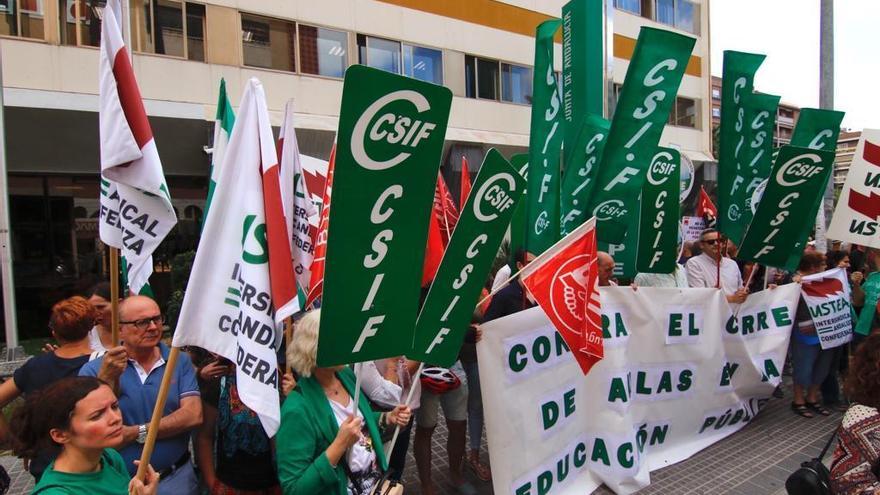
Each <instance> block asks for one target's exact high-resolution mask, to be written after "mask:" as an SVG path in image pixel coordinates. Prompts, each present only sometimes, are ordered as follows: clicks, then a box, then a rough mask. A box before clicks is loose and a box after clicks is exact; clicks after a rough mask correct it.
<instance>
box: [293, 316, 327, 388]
mask: <svg viewBox="0 0 880 495" xmlns="http://www.w3.org/2000/svg"><path fill="white" fill-rule="evenodd" d="M320 323H321V310H320V309H314V310H312V311H309V312H308V313H306V314H305V315H304V316H303V317H302V318H300V319H299V321H297V322H296V325H294V329H293V337H292V338H291V339H290V343H289V344H288V345H287V362H288V363H289V364H290V368H291V369H293V370H294V371H296V373H297V374H298V375H299V376H305V377H309V376H312V372H313V371H315V366H316V362H317V357H318V327H319V326H320Z"/></svg>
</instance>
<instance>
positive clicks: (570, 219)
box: [560, 114, 611, 237]
mask: <svg viewBox="0 0 880 495" xmlns="http://www.w3.org/2000/svg"><path fill="white" fill-rule="evenodd" d="M610 126H611V124H610V123H609V122H608V121H607V120H605V119H603V118H602V117H599V116H598V115H592V114H591V115H587V116H586V117H584V119H583V121H582V123H581V126H580V132H579V133H578V136H577V139H576V140H575V141H574V151H573V152H572V153H571V154H570V157H571V158H570V159H569V160H568V161H567V162H566V168H565V175H564V176H563V178H562V198H561V199H562V202H561V203H562V204H561V207H562V219H561V221H560V229H561V235H562V236H563V237H565V236H566V235H568V234H570V233H571V232H573V231H574V229H576V228H578V227H579V226H580V225H581V224H582V223H584V222H586V221H587V219H588V218H589V215H587V202H588V201H589V200H590V194H591V193H592V192H593V184H595V178H596V172H597V171H598V169H599V160H600V158H601V157H602V151H603V150H604V149H605V141H606V138H607V137H608V129H609V127H610Z"/></svg>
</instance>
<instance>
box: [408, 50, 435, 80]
mask: <svg viewBox="0 0 880 495" xmlns="http://www.w3.org/2000/svg"><path fill="white" fill-rule="evenodd" d="M403 75H405V76H409V77H412V78H414V79H419V80H421V81H427V82H429V83H434V84H440V85H442V84H443V52H441V51H440V50H435V49H433V48H425V47H422V46H415V45H403Z"/></svg>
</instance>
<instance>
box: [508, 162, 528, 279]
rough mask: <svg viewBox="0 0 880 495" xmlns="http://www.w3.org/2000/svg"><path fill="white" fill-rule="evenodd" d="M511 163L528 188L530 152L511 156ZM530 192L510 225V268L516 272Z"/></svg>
mask: <svg viewBox="0 0 880 495" xmlns="http://www.w3.org/2000/svg"><path fill="white" fill-rule="evenodd" d="M510 165H511V166H512V167H513V168H514V170H517V171H518V172H519V175H520V177H522V178H523V179H525V180H526V184H527V185H526V189H528V180H529V154H528V153H520V154H518V155H513V156H511V157H510ZM527 198H528V192H523V195H522V200H520V202H519V204H517V205H516V209H514V210H513V218H511V220H510V227H508V230H507V232H508V237H509V238H510V249H509V251H510V262H509V265H510V269H511V273H516V260H515V259H514V256H515V255H516V252H517V250H519V249H522V248H523V247H525V245H526V244H525V243H526V230H527V226H526V221H527V218H526V209H527V208H528V204H529V201H528V199H527Z"/></svg>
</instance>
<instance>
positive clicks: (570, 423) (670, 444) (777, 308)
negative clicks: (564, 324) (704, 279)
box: [477, 284, 800, 495]
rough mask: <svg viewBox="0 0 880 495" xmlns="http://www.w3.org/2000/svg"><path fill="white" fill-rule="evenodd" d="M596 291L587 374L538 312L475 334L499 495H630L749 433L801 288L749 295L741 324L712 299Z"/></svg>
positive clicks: (685, 292) (775, 374) (716, 294)
mask: <svg viewBox="0 0 880 495" xmlns="http://www.w3.org/2000/svg"><path fill="white" fill-rule="evenodd" d="M599 292H600V296H601V304H602V326H603V334H604V345H605V358H604V359H602V361H600V362H599V363H597V364H596V365H595V366H594V367H593V369H592V371H590V373H589V374H588V375H587V376H586V377H584V376H583V375H582V374H581V371H580V369H579V368H578V366H577V363H576V362H575V360H574V359H573V358H572V356H571V352H572V351H571V350H570V348H569V347H568V346H566V344H565V341H564V340H563V339H562V338H561V337H560V336H559V335H558V334H557V333H556V331H555V330H554V329H553V326H552V325H551V323H550V322H549V321H548V319H547V318H546V316H545V315H544V314H543V312H542V311H541V310H540V309H539V308H532V309H529V310H526V311H523V312H520V313H516V314H513V315H510V316H507V317H505V318H501V319H498V320H494V321H491V322H488V323H485V324H483V340H482V341H481V342H480V345H478V346H477V353H478V359H479V361H480V386H481V388H482V393H483V407H484V411H485V416H486V430H487V438H488V441H489V457H490V460H491V464H492V477H493V482H494V483H493V484H494V490H495V491H494V493H496V494H497V495H502V494H504V495H507V494H532V495H535V494H538V493H542V494H546V495H569V494H583V493H590V492H591V491H593V490H594V489H596V488H597V487H598V486H599V485H600V484H602V483H604V484H605V485H607V486H608V487H609V488H611V489H612V490H614V491H615V492H617V493H632V492H635V491H636V490H638V489H640V488H643V487H645V486H647V485H648V484H649V483H650V475H649V472H650V471H653V470H656V469H660V468H662V467H666V466H668V465H670V464H674V463H676V462H680V461H682V460H685V459H687V458H688V457H690V456H692V455H693V454H695V453H697V452H699V451H700V450H702V449H704V448H706V447H708V446H710V445H712V444H714V443H716V442H718V441H719V440H721V439H723V438H725V437H727V436H728V435H731V434H733V433H734V432H736V431H738V430H740V429H741V428H742V427H744V426H745V425H746V424H748V422H749V421H751V419H752V418H754V417H755V415H756V414H757V413H758V411H759V410H760V409H761V407H762V406H763V404H764V403H765V402H766V400H767V399H768V398H769V397H770V395H771V394H772V392H773V389H774V388H775V387H776V385H778V384H779V383H780V382H781V379H782V366H783V364H784V362H785V355H786V351H787V348H788V340H789V336H790V332H791V326H792V323H793V321H794V315H795V309H796V307H797V301H798V298H799V296H800V288H799V286H798V285H797V284H789V285H785V286H782V287H778V288H776V289H775V290H772V291H762V292H758V293H755V294H751V295H750V296H749V297H748V299H747V300H746V302H745V303H743V304H742V305H741V306H740V309H739V313H738V315H737V316H734V315H733V313H732V311H731V308H730V306H729V305H728V303H727V301H726V300H725V298H724V295H723V294H722V293H721V291H718V290H714V289H659V288H650V287H640V288H639V290H638V291H633V290H632V289H631V288H629V287H603V288H600V289H599ZM511 432H516V433H515V434H511Z"/></svg>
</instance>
